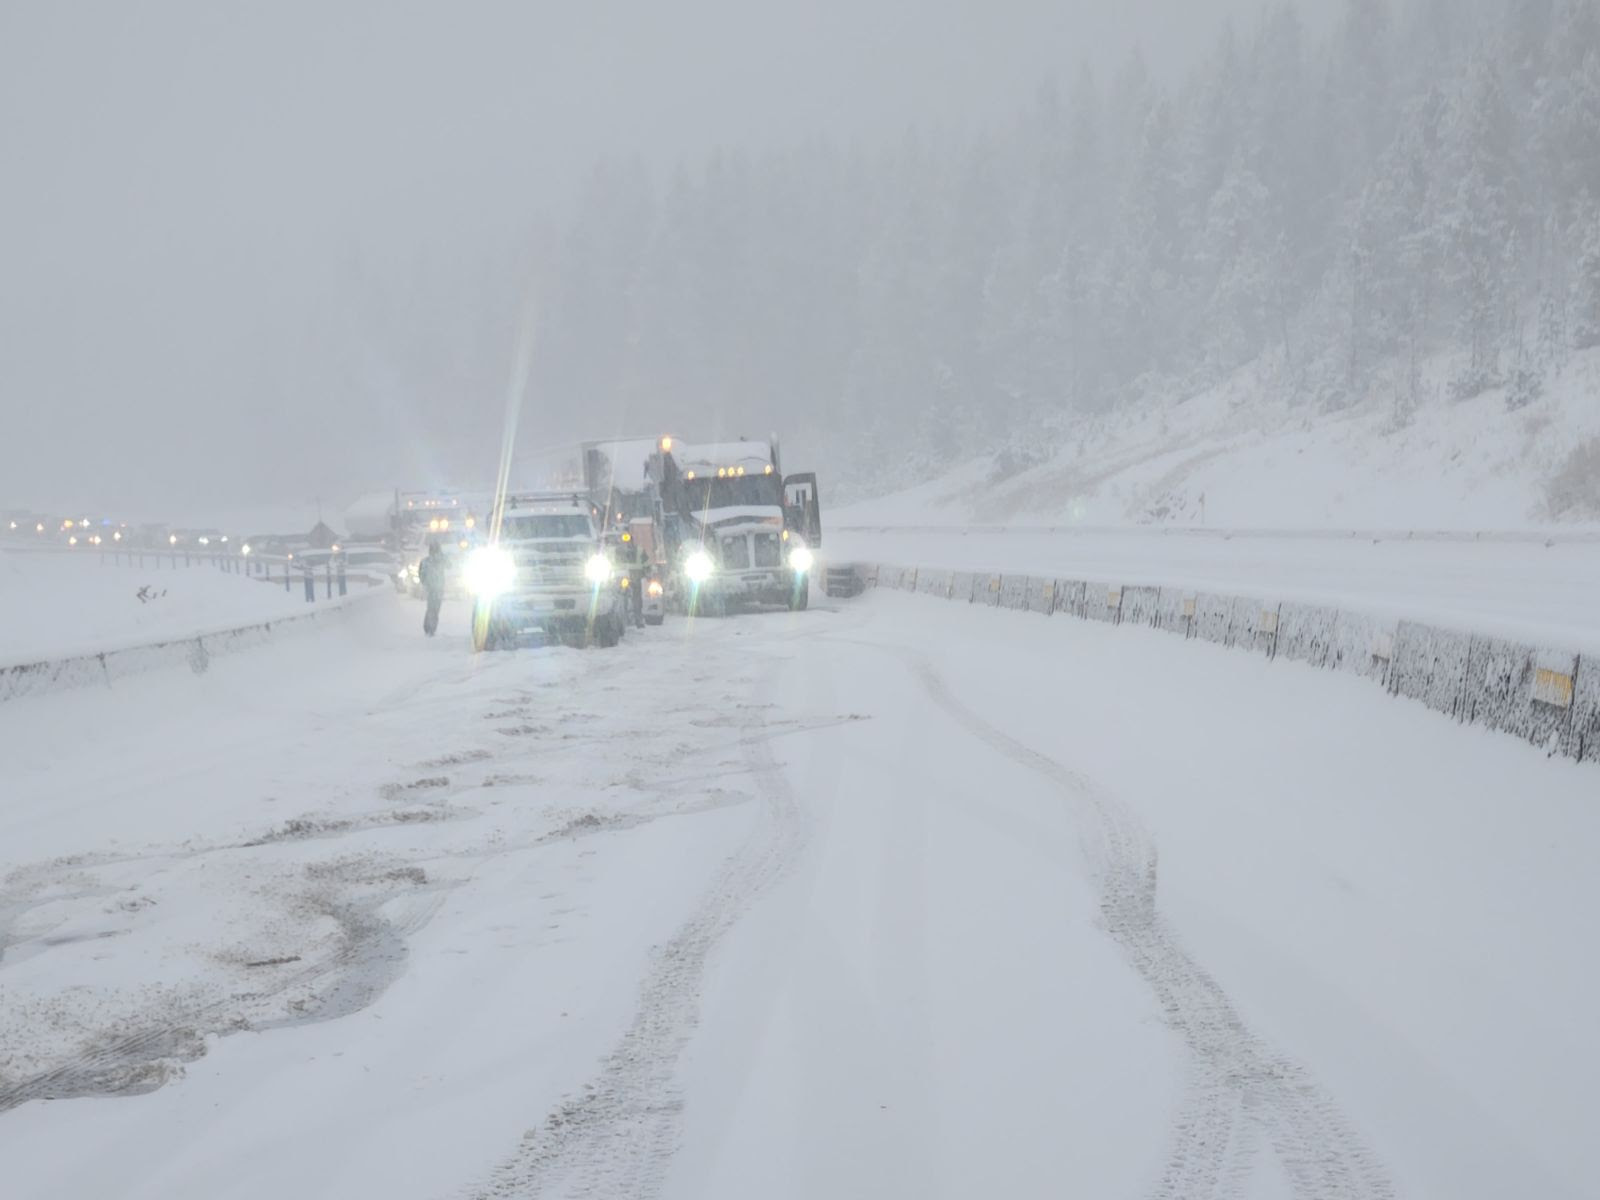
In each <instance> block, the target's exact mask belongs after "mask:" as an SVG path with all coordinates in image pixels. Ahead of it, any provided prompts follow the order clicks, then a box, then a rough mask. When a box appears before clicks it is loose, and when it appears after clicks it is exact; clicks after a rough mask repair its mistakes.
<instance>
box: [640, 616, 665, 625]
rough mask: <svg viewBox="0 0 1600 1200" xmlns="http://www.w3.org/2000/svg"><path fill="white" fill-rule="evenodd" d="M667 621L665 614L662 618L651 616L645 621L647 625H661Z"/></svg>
mask: <svg viewBox="0 0 1600 1200" xmlns="http://www.w3.org/2000/svg"><path fill="white" fill-rule="evenodd" d="M666 619H667V618H666V615H665V614H662V615H661V616H650V617H646V618H645V619H644V623H645V624H646V625H660V624H661V623H662V622H663V621H665V620H666Z"/></svg>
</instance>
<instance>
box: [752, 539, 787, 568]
mask: <svg viewBox="0 0 1600 1200" xmlns="http://www.w3.org/2000/svg"><path fill="white" fill-rule="evenodd" d="M755 541H756V556H755V564H756V566H758V567H777V566H781V565H782V564H783V548H782V544H781V543H780V542H779V541H778V535H777V534H775V533H758V534H756V535H755Z"/></svg>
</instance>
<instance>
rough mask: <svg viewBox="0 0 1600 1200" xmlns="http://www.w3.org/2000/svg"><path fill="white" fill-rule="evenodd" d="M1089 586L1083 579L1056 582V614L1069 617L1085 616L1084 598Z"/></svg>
mask: <svg viewBox="0 0 1600 1200" xmlns="http://www.w3.org/2000/svg"><path fill="white" fill-rule="evenodd" d="M1086 586H1087V585H1086V584H1085V583H1084V582H1083V580H1081V579H1058V580H1056V581H1055V594H1056V600H1055V609H1054V611H1055V612H1058V613H1063V614H1065V615H1066V616H1069V617H1081V616H1083V596H1084V590H1085V587H1086Z"/></svg>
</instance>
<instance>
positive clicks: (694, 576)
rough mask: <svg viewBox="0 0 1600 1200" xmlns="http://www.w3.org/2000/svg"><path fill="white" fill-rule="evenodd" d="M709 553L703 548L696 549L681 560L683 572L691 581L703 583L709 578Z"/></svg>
mask: <svg viewBox="0 0 1600 1200" xmlns="http://www.w3.org/2000/svg"><path fill="white" fill-rule="evenodd" d="M711 566H712V564H711V555H709V554H707V553H706V552H705V551H704V550H696V551H695V552H694V553H693V554H691V555H689V557H688V558H686V559H684V561H683V573H684V574H685V575H687V576H688V577H689V580H690V582H692V583H704V582H705V581H706V580H707V579H709V578H711Z"/></svg>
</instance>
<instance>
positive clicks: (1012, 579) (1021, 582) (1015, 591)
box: [1000, 575, 1028, 611]
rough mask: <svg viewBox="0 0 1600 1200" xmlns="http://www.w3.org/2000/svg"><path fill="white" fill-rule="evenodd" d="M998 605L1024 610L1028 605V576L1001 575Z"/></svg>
mask: <svg viewBox="0 0 1600 1200" xmlns="http://www.w3.org/2000/svg"><path fill="white" fill-rule="evenodd" d="M1000 607H1001V608H1010V609H1017V610H1019V611H1020V610H1026V609H1027V607H1028V577H1027V576H1026V575H1002V576H1001V577H1000Z"/></svg>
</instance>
